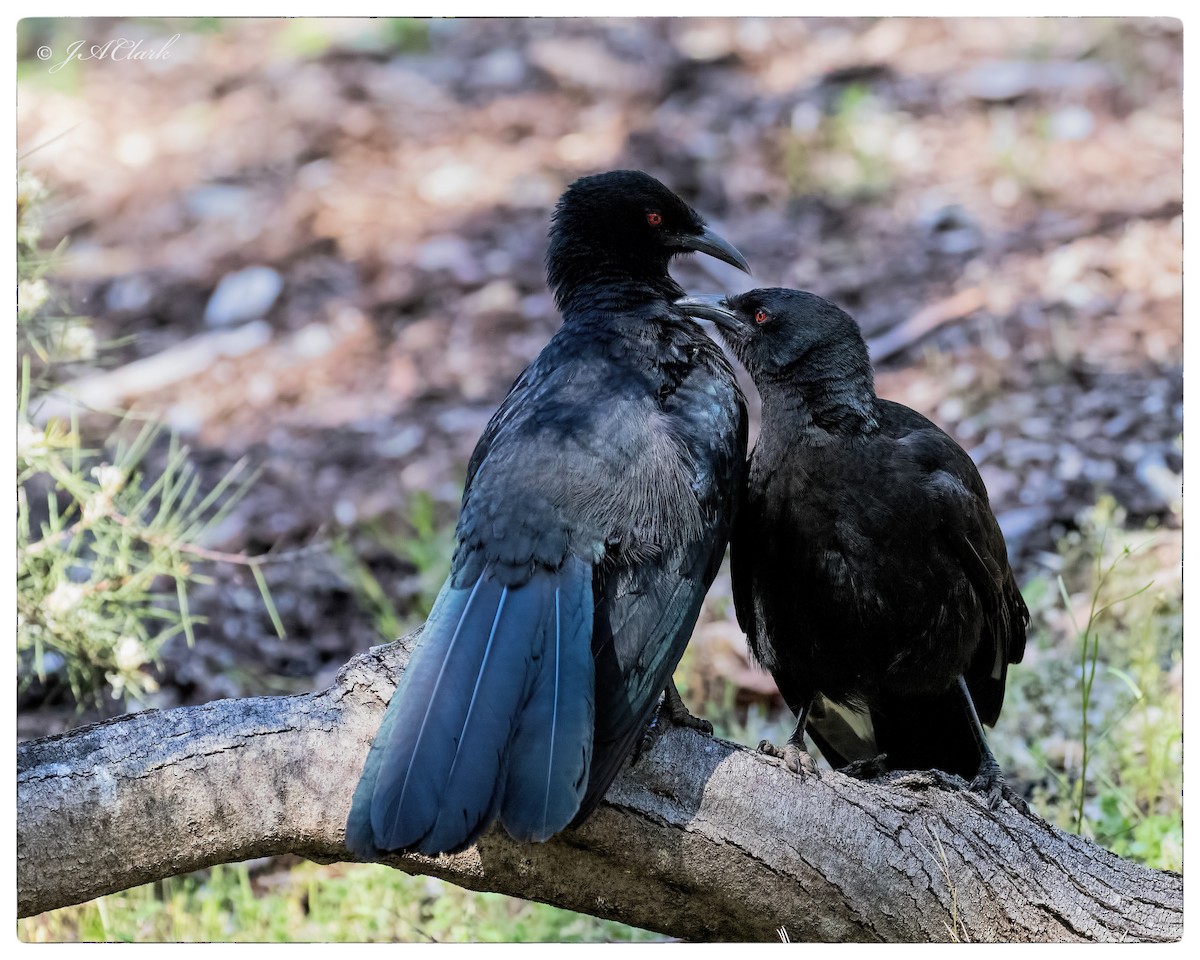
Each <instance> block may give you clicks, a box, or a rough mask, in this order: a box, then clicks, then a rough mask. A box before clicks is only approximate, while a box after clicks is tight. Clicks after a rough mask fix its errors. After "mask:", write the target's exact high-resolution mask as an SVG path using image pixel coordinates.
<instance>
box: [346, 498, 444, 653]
mask: <svg viewBox="0 0 1200 960" xmlns="http://www.w3.org/2000/svg"><path fill="white" fill-rule="evenodd" d="M399 526H400V529H399V530H398V531H397V530H392V529H389V528H388V527H387V526H385V525H384V524H383V523H373V524H370V525H367V526H366V527H364V528H363V530H362V531H361V532H362V534H363V535H364V536H366V537H367V538H368V539H369V540H370V541H372V542H373V543H374V544H375V546H376V547H377V548H379V549H381V550H383V552H385V553H387V554H390V555H391V556H393V557H395V558H396V559H398V560H400V561H402V562H403V563H406V564H409V565H411V566H412V567H413V568H414V569H415V570H416V571H417V575H418V577H419V578H420V589H419V591H418V594H417V596H416V597H415V598H414V600H413V602H412V604H411V605H410V607H409V609H408V610H407V612H406V613H403V614H402V613H401V612H400V610H399V609H398V608H397V606H396V604H395V602H394V601H393V599H392V597H391V596H389V595H388V592H387V591H386V590H385V589H384V588H383V586H382V584H380V582H379V580H378V579H377V578H376V576H375V574H374V573H372V571H371V568H370V566H369V565H368V564H367V563H366V562H365V561H363V559H362V558H361V557H360V556H359V555H358V553H357V552H356V551H355V550H354V549H353V548H352V547H351V546H350V544H349V543H348V542H347V541H346V540H342V541H340V542H338V543H336V544H335V545H334V548H333V549H334V553H335V555H336V556H337V557H338V558H339V559H340V560H341V562H342V569H343V571H344V573H345V576H346V579H347V580H348V581H349V583H350V586H351V589H352V590H353V591H354V593H355V596H356V597H357V598H358V601H359V603H360V604H361V605H362V606H363V608H364V609H365V610H366V611H367V612H368V613H369V614H370V615H371V617H372V618H373V619H374V621H375V627H376V629H377V630H378V631H379V634H380V636H381V637H383V638H384V639H385V640H389V641H390V640H395V639H396V638H397V637H399V636H401V635H402V634H404V633H407V632H408V631H409V630H411V629H413V628H414V627H416V626H417V625H419V624H420V623H422V622H424V620H425V618H426V617H428V616H429V611H430V610H432V609H433V603H434V601H435V600H436V599H437V595H438V591H440V590H441V588H442V584H443V583H444V582H445V580H446V577H447V576H449V575H450V558H451V556H452V554H453V552H454V524H453V523H452V522H443V521H442V520H441V519H440V518H439V517H438V514H437V510H436V504H435V503H434V500H433V497H431V496H430V495H429V494H428V493H426V492H425V491H423V490H421V491H417V492H416V493H414V494H413V495H412V497H411V498H410V499H409V513H408V517H407V518H405V519H402V520H400V521H399Z"/></svg>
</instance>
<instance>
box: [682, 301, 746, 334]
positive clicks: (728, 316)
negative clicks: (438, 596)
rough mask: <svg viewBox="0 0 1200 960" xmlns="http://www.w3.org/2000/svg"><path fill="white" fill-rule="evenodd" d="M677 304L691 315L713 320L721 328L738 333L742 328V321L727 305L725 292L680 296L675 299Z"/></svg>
mask: <svg viewBox="0 0 1200 960" xmlns="http://www.w3.org/2000/svg"><path fill="white" fill-rule="evenodd" d="M675 306H677V307H678V308H679V309H680V310H682V311H683V312H684V313H686V314H687V315H688V316H689V317H698V318H700V319H701V320H711V321H712V322H713V323H715V324H716V325H717V326H718V327H719V328H720V329H721V330H728V331H730V332H731V333H736V332H737V331H738V330H739V329H740V328H741V321H740V320H739V319H738V315H737V314H736V313H734V312H733V311H732V310H730V309H729V308H728V307H726V306H725V297H724V295H723V294H719V293H713V294H707V295H703V296H699V297H680V298H679V299H678V300H676V301H675Z"/></svg>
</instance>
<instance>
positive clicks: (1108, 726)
mask: <svg viewBox="0 0 1200 960" xmlns="http://www.w3.org/2000/svg"><path fill="white" fill-rule="evenodd" d="M1169 533H1170V532H1169V531H1163V532H1162V533H1161V534H1160V535H1157V536H1156V535H1155V534H1154V533H1153V532H1150V533H1148V532H1147V531H1141V530H1127V529H1126V528H1125V517H1124V515H1123V513H1122V511H1121V510H1120V509H1119V508H1118V507H1117V506H1116V504H1115V502H1114V501H1113V500H1112V499H1111V498H1108V497H1106V498H1104V499H1102V500H1101V501H1100V502H1099V503H1098V504H1097V506H1096V507H1095V508H1094V509H1093V510H1092V511H1091V512H1090V514H1089V515H1088V516H1087V517H1085V519H1084V522H1083V524H1082V525H1081V528H1080V530H1079V531H1078V532H1076V533H1074V534H1072V535H1071V536H1069V537H1068V538H1066V540H1065V541H1064V542H1063V544H1062V545H1061V547H1060V557H1061V566H1062V570H1061V575H1060V578H1061V583H1062V587H1061V588H1060V589H1059V590H1055V589H1053V588H1050V586H1049V583H1048V582H1047V581H1041V582H1035V583H1034V584H1031V585H1029V586H1027V587H1026V589H1025V591H1024V593H1025V597H1026V600H1027V602H1028V603H1029V605H1030V608H1031V610H1032V611H1033V614H1034V623H1035V632H1034V635H1033V637H1032V638H1031V644H1030V649H1029V650H1028V651H1027V653H1026V661H1025V663H1023V664H1021V665H1019V666H1016V667H1014V668H1013V669H1012V671H1011V672H1010V674H1009V677H1010V690H1009V695H1008V696H1007V697H1006V702H1005V708H1004V715H1003V716H1002V717H1001V721H1000V727H999V729H998V736H997V738H996V744H997V746H998V748H999V749H1000V750H1001V752H1002V753H1003V754H1005V755H1006V757H1007V758H1011V759H1013V762H1014V763H1015V764H1016V767H1017V769H1016V770H1015V772H1016V773H1017V774H1018V775H1019V776H1021V777H1022V778H1027V779H1032V780H1034V781H1035V782H1036V781H1038V780H1042V781H1044V785H1043V786H1042V787H1040V788H1039V789H1038V790H1037V791H1036V794H1035V800H1034V805H1035V807H1036V808H1037V809H1038V810H1039V812H1041V813H1042V814H1043V815H1044V816H1046V817H1047V818H1048V819H1050V820H1051V821H1052V822H1055V823H1057V824H1058V825H1059V826H1062V827H1064V828H1066V829H1071V830H1074V831H1076V832H1079V833H1082V834H1084V835H1086V836H1091V837H1092V838H1094V839H1095V840H1096V841H1097V842H1098V843H1100V844H1102V845H1103V846H1105V847H1107V848H1108V849H1110V850H1113V851H1114V852H1115V853H1118V854H1120V855H1122V856H1127V857H1130V858H1132V859H1135V860H1137V861H1139V862H1141V863H1145V864H1147V865H1148V866H1154V867H1160V868H1164V869H1176V870H1178V869H1180V868H1181V866H1182V707H1183V704H1182V691H1181V683H1180V679H1181V672H1180V662H1181V658H1182V650H1183V631H1182V583H1181V581H1180V579H1179V578H1178V576H1177V575H1176V571H1174V570H1172V569H1171V568H1170V567H1167V568H1166V570H1165V571H1164V564H1163V559H1162V554H1161V553H1160V551H1158V550H1157V549H1156V548H1157V547H1158V546H1159V544H1158V540H1159V539H1161V538H1162V537H1166V536H1168V534H1169ZM1168 555H1170V554H1169V553H1168ZM1064 604H1065V607H1066V609H1065V610H1064ZM1014 728H1016V730H1017V732H1016V733H1015V734H1014V732H1013V731H1014ZM1022 741H1023V743H1021V742H1022ZM1021 746H1027V748H1028V752H1027V753H1025V754H1024V760H1022V752H1021V750H1020V749H1018V748H1019V747H1021Z"/></svg>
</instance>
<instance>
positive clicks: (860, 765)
mask: <svg viewBox="0 0 1200 960" xmlns="http://www.w3.org/2000/svg"><path fill="white" fill-rule="evenodd" d="M887 771H888V765H887V754H886V753H881V754H880V755H879V756H877V757H871V758H870V759H869V760H855V761H853V762H852V763H848V764H846V765H845V766H844V767H838V769H837V772H838V773H840V774H843V775H845V776H847V777H853V778H854V779H855V780H875V779H877V778H878V777H882V776H883V775H884V774H885V773H887Z"/></svg>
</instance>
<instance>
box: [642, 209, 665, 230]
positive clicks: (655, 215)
mask: <svg viewBox="0 0 1200 960" xmlns="http://www.w3.org/2000/svg"><path fill="white" fill-rule="evenodd" d="M646 222H647V223H648V224H650V226H652V227H657V226H658V225H659V224H660V223H662V214H661V213H659V212H658V211H657V210H651V211H650V212H649V213H647V214H646Z"/></svg>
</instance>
